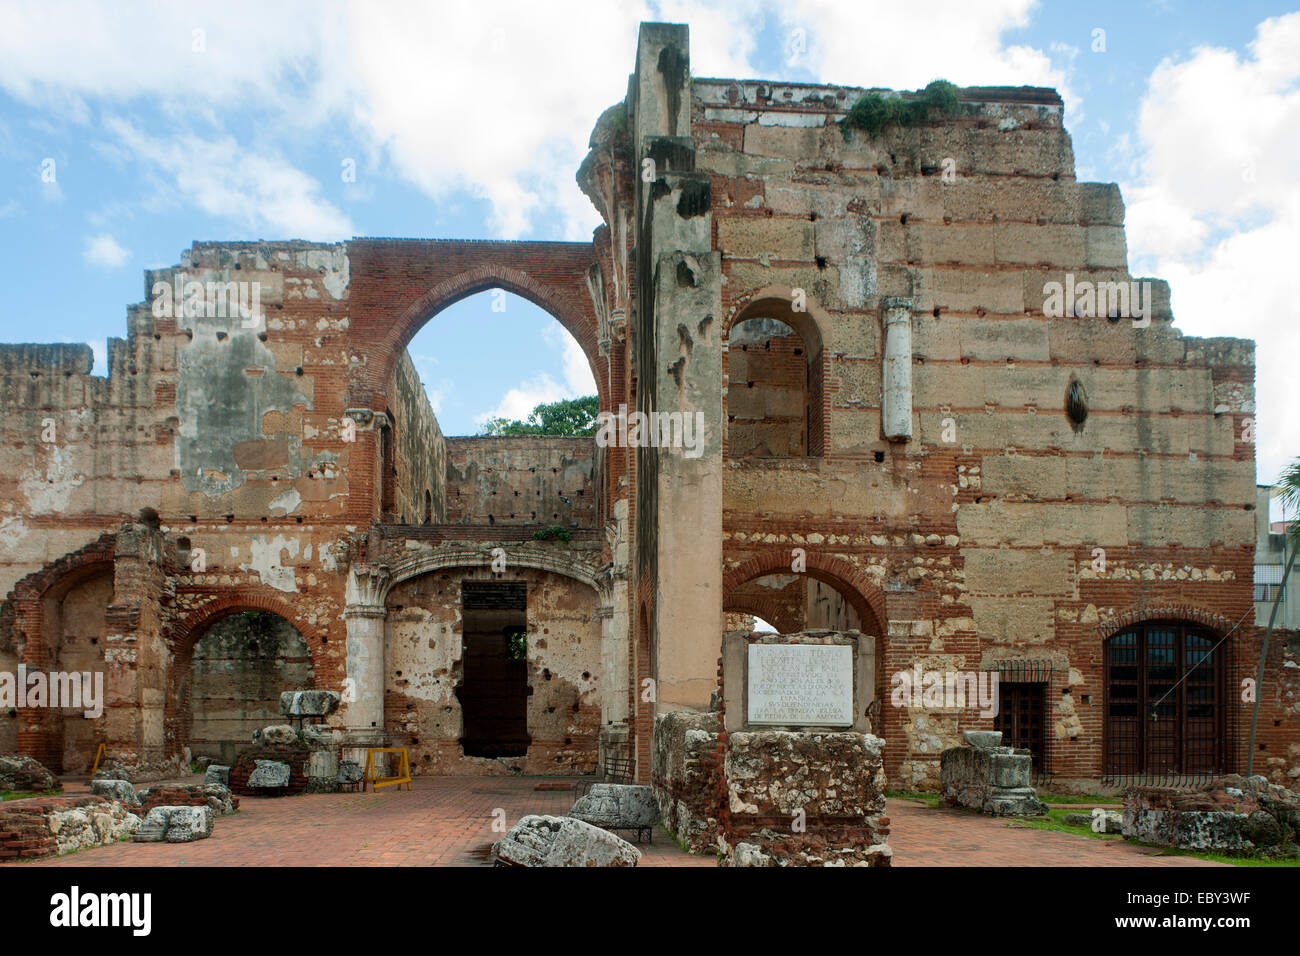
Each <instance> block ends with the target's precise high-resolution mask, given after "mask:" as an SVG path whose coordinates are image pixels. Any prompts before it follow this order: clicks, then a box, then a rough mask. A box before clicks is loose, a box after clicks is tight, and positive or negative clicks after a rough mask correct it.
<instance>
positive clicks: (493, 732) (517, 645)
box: [456, 581, 531, 757]
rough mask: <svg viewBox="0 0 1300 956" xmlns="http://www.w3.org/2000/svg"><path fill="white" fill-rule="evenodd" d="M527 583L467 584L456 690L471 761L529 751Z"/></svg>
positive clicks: (463, 742) (464, 746)
mask: <svg viewBox="0 0 1300 956" xmlns="http://www.w3.org/2000/svg"><path fill="white" fill-rule="evenodd" d="M527 602H528V595H527V586H526V585H525V584H524V583H523V582H513V581H510V582H504V581H503V582H497V581H464V582H462V584H461V626H462V642H463V643H462V647H463V652H462V664H463V667H464V679H463V680H462V681H461V684H460V686H459V687H458V688H457V689H456V696H457V699H458V700H459V701H460V707H461V712H462V714H463V715H464V721H465V725H464V726H465V730H464V735H463V736H462V737H461V739H460V744H461V748H462V750H463V751H464V753H465V756H467V757H522V756H525V755H526V754H527V753H528V744H529V743H530V741H531V738H530V737H529V735H528V693H529V689H528V637H527V634H528V615H527Z"/></svg>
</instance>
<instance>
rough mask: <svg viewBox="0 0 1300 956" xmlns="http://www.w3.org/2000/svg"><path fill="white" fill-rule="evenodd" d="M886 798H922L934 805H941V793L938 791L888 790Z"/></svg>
mask: <svg viewBox="0 0 1300 956" xmlns="http://www.w3.org/2000/svg"><path fill="white" fill-rule="evenodd" d="M885 799H886V800H920V801H921V802H923V803H925V804H928V805H929V806H932V807H937V806H938V805H939V795H938V794H937V793H922V792H921V791H919V790H886V791H885Z"/></svg>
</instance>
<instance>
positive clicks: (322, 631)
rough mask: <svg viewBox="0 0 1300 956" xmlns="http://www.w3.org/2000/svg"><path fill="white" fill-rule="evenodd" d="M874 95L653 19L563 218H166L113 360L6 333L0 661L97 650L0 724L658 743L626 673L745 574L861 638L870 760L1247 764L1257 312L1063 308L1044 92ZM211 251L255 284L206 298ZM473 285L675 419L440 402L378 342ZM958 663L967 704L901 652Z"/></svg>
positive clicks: (756, 585)
mask: <svg viewBox="0 0 1300 956" xmlns="http://www.w3.org/2000/svg"><path fill="white" fill-rule="evenodd" d="M865 92H866V91H864V90H861V89H852V88H845V87H836V86H812V85H805V84H782V83H779V82H768V81H750V80H726V79H721V80H719V79H700V78H693V77H692V76H691V74H690V62H689V50H688V42H687V31H686V28H685V27H681V26H671V25H663V24H647V25H644V26H643V28H642V31H641V36H640V42H639V47H638V50H637V55H636V63H635V69H634V71H633V73H632V75H631V77H630V80H629V84H628V89H627V97H626V100H625V101H623V102H620V103H618V104H617V105H615V106H614V107H612V108H611V109H609V110H608V111H606V112H605V113H604V114H603V115H602V116H601V117H600V118H599V120H598V121H597V123H596V126H595V129H594V132H593V134H592V140H591V151H590V153H589V155H588V157H587V159H586V161H585V162H584V163H583V164H582V167H581V169H580V170H578V174H577V175H578V182H579V185H580V186H581V188H582V189H583V191H584V192H585V193H586V194H587V195H588V196H589V197H590V199H591V201H592V202H593V203H594V204H595V206H596V208H597V209H598V210H599V212H600V215H601V216H602V217H603V219H604V225H602V226H601V227H600V228H599V229H597V230H596V232H595V235H594V237H593V239H592V241H591V242H580V243H558V242H481V241H454V240H424V239H388V238H358V239H353V240H352V241H349V242H344V243H339V244H335V245H329V244H315V243H308V242H298V241H285V242H201V243H195V244H194V246H193V247H192V248H191V249H190V250H188V251H186V252H184V253H183V254H182V256H181V262H180V263H179V264H178V265H177V266H175V267H173V268H169V269H164V270H161V271H158V272H150V273H148V274H146V275H145V277H144V299H143V301H142V302H141V303H139V304H136V305H132V306H130V307H128V310H127V336H126V338H125V339H111V340H110V342H109V366H110V367H109V374H108V376H107V377H106V378H105V377H99V376H94V375H91V374H90V370H91V351H90V349H89V347H87V346H85V345H8V346H3V347H0V387H2V388H3V396H4V402H5V406H6V408H7V409H8V414H6V415H5V416H4V418H3V422H0V428H3V451H2V452H0V455H2V456H3V457H2V459H0V483H2V484H3V493H2V494H0V501H2V502H3V504H2V505H0V507H3V513H0V576H2V578H3V580H2V581H0V584H2V585H3V587H0V593H5V592H7V594H8V597H7V600H6V601H5V603H4V605H3V608H2V609H0V671H15V670H17V668H18V666H19V665H20V664H24V665H26V666H27V668H29V669H30V670H54V669H64V670H68V669H103V670H105V671H106V673H107V684H108V707H107V710H106V712H105V716H104V717H103V718H102V719H100V720H88V719H85V718H83V717H82V716H81V714H80V713H79V712H77V711H74V710H71V709H67V710H53V709H49V708H45V709H40V708H32V707H25V708H18V709H15V710H11V711H6V712H0V751H8V750H14V749H17V750H18V751H21V752H23V753H28V754H31V755H33V756H36V757H38V758H39V759H41V760H43V761H45V762H46V763H47V764H48V765H50V766H51V767H53V768H54V769H56V770H62V771H63V772H76V771H83V772H84V771H85V770H86V769H87V768H88V767H89V765H90V763H91V762H92V760H93V759H94V755H95V752H96V750H97V748H98V745H99V744H100V743H103V744H105V745H106V748H107V751H108V753H109V754H110V755H113V756H115V757H116V758H117V759H118V760H119V761H120V762H122V763H125V764H138V765H140V766H141V767H142V768H143V769H146V770H147V769H149V768H163V767H166V766H167V765H169V762H171V763H174V761H175V760H176V759H177V757H178V755H179V754H180V753H181V752H182V750H183V748H186V747H192V748H193V749H194V750H195V751H196V752H200V753H201V752H211V753H213V755H214V756H215V755H218V754H220V753H222V752H223V750H222V748H225V749H226V750H229V748H230V747H231V746H234V745H235V744H236V743H238V742H241V741H246V740H247V734H248V728H249V727H250V726H256V725H257V724H258V723H259V720H260V718H263V717H265V716H267V715H268V714H271V713H273V707H272V705H271V704H269V703H268V702H269V701H271V700H273V698H274V696H275V695H277V694H278V692H279V690H281V689H289V688H290V687H300V686H306V685H310V686H315V687H321V688H332V689H337V690H339V691H341V692H342V693H343V694H344V695H345V700H346V701H347V703H346V704H345V706H344V707H343V709H342V710H341V711H340V713H339V715H337V717H336V718H334V719H335V720H336V721H337V723H338V725H339V726H340V727H342V728H346V730H347V731H348V732H349V734H350V737H349V740H350V741H351V742H352V743H353V744H354V745H361V744H364V743H366V742H370V741H378V740H386V741H387V742H389V743H391V744H394V745H398V746H407V747H409V748H411V756H412V765H413V768H414V769H415V772H417V773H464V772H471V773H478V772H482V773H499V772H506V771H505V767H504V766H503V765H506V764H508V765H511V766H515V767H520V768H522V769H523V770H525V771H526V772H528V773H586V772H590V771H592V770H593V769H594V768H595V767H596V766H597V764H598V761H599V759H600V756H601V754H602V753H605V754H614V753H625V754H627V755H629V756H630V757H631V758H632V759H633V760H634V761H635V767H636V774H637V776H638V778H640V779H646V778H647V775H648V773H649V760H648V754H649V745H650V735H651V732H652V719H653V715H654V714H655V713H664V712H667V711H672V710H682V709H686V710H706V709H708V708H709V707H710V702H711V699H712V698H713V697H714V694H715V692H716V690H717V688H718V680H719V658H720V648H721V635H722V633H723V631H724V629H725V628H726V627H727V626H728V622H729V623H730V624H732V625H735V624H737V623H741V622H746V621H747V620H748V619H749V618H750V617H752V616H757V617H760V618H762V619H764V620H766V621H769V622H771V623H772V624H773V625H774V626H776V627H777V628H778V629H779V630H781V631H783V632H785V631H797V630H801V629H806V628H816V627H835V628H840V629H844V628H857V629H859V630H861V631H862V632H863V633H864V634H867V635H870V636H872V637H874V639H875V648H876V652H875V668H876V678H875V680H876V686H877V689H878V693H877V699H876V701H875V703H874V704H873V705H872V708H871V720H872V725H873V728H874V729H875V732H876V733H877V734H878V735H880V736H883V737H884V738H885V740H886V750H885V754H886V766H887V769H888V773H889V776H890V779H891V782H893V783H894V784H895V785H897V786H906V787H926V786H933V785H934V783H935V782H936V781H937V776H938V757H939V752H940V750H941V749H942V748H943V747H945V746H948V745H950V744H951V743H953V742H954V741H956V740H957V739H958V738H959V736H960V731H961V730H963V729H970V728H979V727H983V728H988V727H990V726H993V725H996V726H999V727H1002V728H1003V729H1004V730H1005V731H1006V732H1007V733H1008V734H1009V735H1011V738H1012V739H1013V740H1015V741H1016V742H1017V743H1019V744H1020V745H1022V746H1028V747H1030V748H1031V750H1033V751H1034V754H1035V757H1036V760H1037V762H1038V766H1039V770H1040V771H1041V772H1042V773H1044V774H1049V775H1051V776H1052V777H1053V778H1054V779H1055V780H1056V781H1058V782H1060V783H1061V784H1062V785H1066V784H1068V783H1069V782H1072V781H1075V782H1077V781H1090V782H1096V781H1098V780H1099V779H1101V778H1107V779H1114V778H1118V777H1122V776H1124V775H1134V774H1140V773H1146V774H1164V773H1181V774H1191V773H1200V772H1209V771H1214V770H1220V769H1244V766H1245V762H1246V758H1247V754H1246V749H1245V743H1244V738H1245V733H1244V729H1245V728H1246V727H1247V726H1248V724H1249V717H1250V704H1249V703H1248V701H1247V700H1245V699H1243V698H1244V697H1245V698H1249V696H1250V695H1249V693H1243V688H1245V685H1243V680H1244V679H1245V678H1248V677H1253V676H1254V675H1255V668H1256V666H1257V664H1258V646H1259V635H1258V632H1257V630H1256V627H1255V623H1254V619H1253V616H1252V615H1253V611H1254V605H1253V603H1252V570H1253V564H1254V553H1255V542H1256V534H1255V529H1256V515H1255V513H1254V511H1255V508H1256V490H1255V477H1256V476H1255V464H1254V462H1255V455H1254V447H1253V445H1252V443H1251V440H1250V439H1251V428H1252V423H1251V421H1250V419H1251V417H1252V414H1253V401H1254V346H1253V343H1251V342H1249V341H1244V340H1241V339H1234V338H1213V339H1198V338H1189V337H1186V336H1183V335H1182V334H1180V333H1179V332H1178V331H1177V330H1176V329H1175V327H1174V323H1173V316H1172V314H1171V312H1170V308H1169V291H1168V287H1167V286H1166V285H1165V284H1164V283H1162V282H1160V281H1159V280H1155V279H1152V280H1142V281H1144V282H1145V281H1149V283H1150V285H1149V289H1150V295H1151V296H1152V297H1153V300H1154V308H1153V311H1152V313H1151V316H1150V321H1149V323H1145V324H1144V323H1143V322H1142V321H1141V320H1140V319H1137V320H1135V319H1134V318H1132V317H1130V316H1128V315H1127V314H1121V313H1120V312H1119V311H1117V310H1116V309H1115V308H1113V306H1114V305H1115V303H1114V301H1113V292H1112V300H1111V302H1110V303H1109V305H1108V306H1107V307H1105V308H1103V309H1102V310H1101V311H1100V314H1095V313H1096V312H1097V310H1096V309H1095V308H1094V307H1093V305H1091V304H1089V303H1088V302H1086V301H1084V302H1082V303H1080V302H1078V301H1075V302H1073V303H1071V302H1067V303H1066V309H1065V313H1064V314H1061V315H1059V316H1055V315H1052V314H1050V313H1051V312H1052V311H1053V307H1052V304H1051V302H1050V301H1049V298H1050V292H1049V289H1050V288H1051V286H1050V284H1051V283H1054V282H1059V283H1061V284H1062V287H1064V286H1065V285H1066V283H1067V282H1068V283H1070V287H1071V288H1073V289H1079V288H1084V286H1083V285H1081V284H1083V283H1111V282H1115V283H1128V282H1129V281H1130V280H1132V279H1134V277H1132V276H1131V275H1130V273H1129V271H1128V258H1127V252H1126V247H1125V236H1124V206H1123V202H1122V200H1121V197H1120V194H1119V190H1118V188H1117V187H1116V186H1115V185H1113V184H1099V183H1080V182H1077V181H1076V179H1075V172H1074V157H1073V153H1072V150H1071V143H1070V137H1069V135H1068V133H1067V132H1066V130H1065V128H1064V126H1063V109H1062V102H1061V99H1060V98H1059V96H1058V95H1057V94H1056V92H1055V91H1052V90H1048V89H1035V88H1004V87H973V88H966V89H963V90H961V91H960V102H961V105H962V110H961V112H960V113H959V114H957V115H951V116H939V117H934V116H932V117H931V118H930V119H929V120H927V121H925V122H922V123H920V124H918V125H906V126H903V127H891V128H888V129H886V130H885V131H884V132H882V133H880V134H879V135H876V136H870V135H867V134H866V133H863V132H857V133H855V134H853V135H852V136H846V135H845V132H844V130H843V129H842V127H841V123H842V121H843V120H844V118H845V116H846V114H847V112H848V110H849V108H850V107H851V106H852V104H853V103H854V102H855V101H856V100H857V99H858V98H859V97H860V96H862V95H863V94H864V93H865ZM890 95H893V94H890ZM902 95H903V96H908V95H910V94H902ZM241 282H243V283H256V284H257V286H256V288H257V289H258V290H259V294H260V301H261V304H262V309H263V310H264V321H261V320H258V319H257V318H256V317H255V318H254V319H253V320H251V321H250V320H249V319H246V318H244V317H243V316H242V315H241V314H240V313H239V312H238V310H236V309H232V308H228V307H227V306H228V305H229V303H227V302H225V301H222V302H218V301H216V300H217V298H218V293H219V292H220V290H221V289H222V288H237V287H234V286H229V287H224V286H218V284H219V283H241ZM177 283H179V286H178V285H177ZM186 283H202V284H203V290H204V296H205V300H204V301H203V302H202V303H201V304H200V303H199V302H198V300H189V301H188V302H187V298H188V297H189V296H190V295H191V294H192V291H191V290H193V289H194V288H195V287H194V286H187V285H186ZM209 283H210V284H212V285H210V286H209V285H208V284H209ZM250 287H251V286H250ZM492 288H501V289H505V290H507V291H509V292H511V293H514V294H517V295H519V296H522V297H524V298H526V299H528V300H529V301H531V302H534V303H536V304H537V305H539V306H541V307H542V308H544V309H546V310H548V311H549V312H550V314H551V315H553V316H554V317H555V319H556V320H557V321H559V322H560V323H561V324H562V325H563V326H564V327H565V328H566V329H567V330H568V331H569V332H571V333H572V334H573V336H574V337H575V338H576V339H577V341H578V342H579V344H580V345H581V347H582V349H583V351H584V352H585V354H586V356H587V358H588V360H589V362H590V364H591V369H592V374H593V375H594V377H595V380H596V382H597V387H598V391H599V396H600V405H601V408H602V409H605V410H608V411H611V412H617V411H618V409H619V408H620V407H626V408H627V409H629V410H632V411H636V410H640V411H643V412H651V411H657V412H661V413H664V412H667V413H678V412H680V413H683V414H684V415H686V416H688V419H689V420H690V421H694V420H696V414H697V413H698V414H699V415H700V416H702V418H700V420H701V421H702V422H703V431H702V443H701V445H700V446H699V448H698V449H697V450H698V452H699V453H698V455H697V456H695V457H692V456H691V455H688V454H687V453H686V449H683V448H674V447H646V446H645V445H644V444H642V445H641V446H640V447H636V448H629V447H627V446H626V445H621V446H620V445H617V444H616V445H612V446H608V447H605V446H598V445H597V443H596V442H595V441H594V440H592V439H572V438H505V439H489V438H448V437H445V436H444V435H443V434H442V433H441V430H440V428H439V426H438V423H437V421H436V419H435V417H434V415H433V412H432V410H431V408H430V406H429V404H428V401H427V399H426V397H425V394H424V391H423V389H422V388H421V386H420V384H419V381H418V379H417V377H416V375H415V373H414V370H413V367H412V364H411V361H410V359H409V357H408V355H407V354H406V350H405V346H406V344H407V342H408V341H409V340H410V339H411V337H412V336H413V335H414V334H415V332H416V331H417V330H419V329H420V328H421V327H422V326H424V325H425V323H429V322H432V323H435V327H436V323H437V322H438V321H439V317H438V313H439V312H440V311H441V310H442V309H443V308H445V307H446V306H448V305H450V304H451V303H454V302H456V301H457V300H459V299H461V298H463V297H465V296H468V295H471V294H474V293H478V292H481V291H483V290H487V289H492ZM163 289H171V290H173V294H172V295H170V296H169V295H167V294H166V293H164V292H163V291H161V290H163ZM177 289H179V291H180V296H179V299H178V298H177V297H176V296H175V294H174V292H175V290H177ZM168 300H172V301H168ZM1147 301H1148V304H1149V303H1150V301H1151V300H1150V299H1148V300H1147ZM169 305H170V308H169ZM196 313H198V314H196ZM214 313H215V314H214ZM1225 318H1226V317H1225ZM1227 327H1229V323H1228V322H1226V321H1225V328H1227ZM485 334H486V333H485ZM556 526H558V527H560V528H562V529H563V530H564V531H565V532H567V538H568V539H567V540H564V535H562V534H559V533H557V532H555V531H554V530H552V531H549V532H548V531H547V529H554V528H555V527H556ZM539 533H540V537H539ZM242 612H259V614H257V615H249V614H244V613H242ZM281 619H282V620H281ZM285 622H287V624H286V623H285ZM521 633H522V634H524V635H526V636H525V637H523V638H521V637H520V634H521ZM250 635H251V636H250ZM268 635H269V636H268ZM1207 653H1208V657H1206V655H1207ZM1298 658H1300V649H1298V648H1297V647H1296V646H1295V645H1294V644H1292V645H1290V646H1288V644H1287V642H1286V641H1285V640H1277V641H1274V642H1273V645H1272V650H1271V653H1270V659H1269V661H1268V662H1267V667H1266V670H1265V680H1264V683H1263V685H1262V686H1261V688H1260V692H1261V694H1262V699H1263V705H1262V713H1261V718H1260V722H1259V726H1260V731H1259V741H1258V744H1257V752H1256V754H1255V767H1256V769H1257V771H1262V772H1264V773H1266V774H1268V775H1270V776H1271V777H1273V778H1275V779H1277V780H1278V781H1279V782H1284V780H1285V778H1287V777H1288V776H1289V777H1290V778H1294V777H1295V776H1296V775H1297V774H1300V733H1298V731H1300V707H1298V706H1297V699H1296V692H1297V690H1298V689H1300V677H1297V675H1300V669H1297V667H1296V661H1297V659H1298ZM1197 661H1201V663H1200V664H1199V665H1197V666H1193V665H1194V664H1195V663H1196V662H1197ZM983 671H996V672H997V673H998V674H999V675H1000V678H1001V685H1000V686H1001V711H1000V714H999V716H997V717H988V716H981V715H980V714H979V713H978V710H977V708H975V707H972V706H966V707H954V706H930V707H925V706H921V707H918V706H916V705H915V702H913V701H899V700H897V699H895V698H896V695H895V694H894V693H893V691H894V675H897V674H899V673H902V672H909V673H916V672H921V673H924V672H940V673H948V672H983ZM900 704H901V705H900ZM268 707H272V709H271V710H268V709H267V708H268ZM1153 713H1154V714H1155V715H1156V716H1154V717H1152V716H1151V715H1152V714H1153ZM260 722H262V723H264V722H267V721H265V720H260Z"/></svg>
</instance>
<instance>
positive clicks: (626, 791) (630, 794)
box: [569, 783, 659, 830]
mask: <svg viewBox="0 0 1300 956" xmlns="http://www.w3.org/2000/svg"><path fill="white" fill-rule="evenodd" d="M569 816H571V817H573V818H574V819H576V820H583V821H585V822H587V823H590V824H592V825H593V826H598V827H604V828H605V829H607V830H620V829H636V828H640V827H652V826H654V825H655V824H656V823H658V822H659V804H658V802H657V801H656V799H655V792H654V788H653V787H643V786H630V785H621V784H612V783H596V784H592V786H591V789H590V790H588V791H587V792H586V793H585V794H583V795H582V797H580V798H579V799H578V801H577V802H576V803H574V805H573V807H572V809H570V810H569Z"/></svg>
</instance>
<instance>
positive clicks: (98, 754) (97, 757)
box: [90, 744, 104, 780]
mask: <svg viewBox="0 0 1300 956" xmlns="http://www.w3.org/2000/svg"><path fill="white" fill-rule="evenodd" d="M103 757H104V745H103V744H100V745H99V749H98V750H96V751H95V765H94V766H93V767H91V768H90V778H91V779H92V780H93V779H95V771H96V770H98V769H99V761H100V760H102V759H103Z"/></svg>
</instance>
